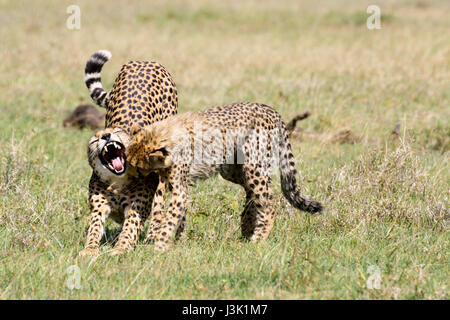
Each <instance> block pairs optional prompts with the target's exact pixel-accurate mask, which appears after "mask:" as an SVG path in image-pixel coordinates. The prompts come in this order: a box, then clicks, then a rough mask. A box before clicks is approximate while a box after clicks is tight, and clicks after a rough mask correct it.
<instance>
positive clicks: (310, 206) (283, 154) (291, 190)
mask: <svg viewBox="0 0 450 320" xmlns="http://www.w3.org/2000/svg"><path fill="white" fill-rule="evenodd" d="M280 139H281V143H280V149H279V150H280V153H279V156H280V158H279V168H280V175H281V190H282V191H283V195H284V196H285V197H286V199H287V200H288V201H289V203H290V204H291V205H292V206H293V207H295V208H297V209H300V210H302V211H306V212H309V213H316V212H320V211H322V209H323V207H322V204H321V203H320V202H318V201H316V200H314V199H312V198H310V197H309V196H307V195H304V194H302V192H301V189H300V187H299V186H298V185H297V179H296V178H295V177H296V175H297V169H295V163H294V155H293V154H292V150H291V144H290V143H289V140H288V132H287V130H286V128H285V126H284V124H283V126H282V128H281V135H280Z"/></svg>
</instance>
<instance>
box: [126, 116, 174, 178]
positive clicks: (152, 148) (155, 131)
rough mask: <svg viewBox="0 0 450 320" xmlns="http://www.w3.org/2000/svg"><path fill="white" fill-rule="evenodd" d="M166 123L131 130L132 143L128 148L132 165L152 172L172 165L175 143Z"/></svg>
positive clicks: (127, 152)
mask: <svg viewBox="0 0 450 320" xmlns="http://www.w3.org/2000/svg"><path fill="white" fill-rule="evenodd" d="M166 122H167V121H165V122H161V123H163V124H164V125H163V126H160V125H159V124H160V123H156V124H153V125H151V126H147V127H145V128H140V127H137V126H134V127H133V128H132V129H131V137H132V139H131V142H130V144H129V146H128V147H127V151H126V154H127V157H128V161H129V163H130V165H131V166H132V167H136V168H138V169H140V170H145V171H152V170H158V169H164V168H168V167H170V166H171V165H172V147H173V145H174V143H173V142H172V139H170V138H169V137H168V136H169V134H170V132H171V130H169V128H170V126H167V125H166Z"/></svg>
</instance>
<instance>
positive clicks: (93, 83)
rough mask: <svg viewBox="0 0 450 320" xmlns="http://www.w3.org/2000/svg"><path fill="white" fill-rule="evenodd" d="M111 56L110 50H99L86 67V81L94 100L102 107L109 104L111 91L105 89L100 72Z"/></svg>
mask: <svg viewBox="0 0 450 320" xmlns="http://www.w3.org/2000/svg"><path fill="white" fill-rule="evenodd" d="M111 57H112V54H111V52H109V51H108V50H99V51H97V52H96V53H94V54H93V55H92V56H91V57H90V58H89V60H88V61H87V63H86V68H85V69H84V82H85V83H86V87H87V88H88V89H89V94H90V95H91V98H92V100H94V102H95V103H96V104H98V105H99V106H100V107H105V108H106V106H107V105H108V101H109V92H106V91H105V90H104V89H103V86H102V79H101V76H100V73H101V71H102V68H103V65H104V64H105V63H106V61H108V60H109V59H111Z"/></svg>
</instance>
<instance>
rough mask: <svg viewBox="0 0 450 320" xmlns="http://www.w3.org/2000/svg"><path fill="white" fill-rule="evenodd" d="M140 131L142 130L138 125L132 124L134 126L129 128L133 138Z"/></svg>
mask: <svg viewBox="0 0 450 320" xmlns="http://www.w3.org/2000/svg"><path fill="white" fill-rule="evenodd" d="M141 130H142V128H141V127H140V126H139V125H137V124H134V125H133V126H132V127H131V131H130V133H131V135H132V136H135V135H136V134H137V133H139V131H141Z"/></svg>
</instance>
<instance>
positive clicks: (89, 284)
mask: <svg viewBox="0 0 450 320" xmlns="http://www.w3.org/2000/svg"><path fill="white" fill-rule="evenodd" d="M77 3H79V5H80V7H81V12H82V22H81V30H77V31H71V30H68V29H67V28H66V26H65V22H66V19H67V17H68V15H67V14H66V13H65V12H66V6H68V5H69V3H67V4H66V3H64V2H61V1H36V2H30V1H24V2H21V1H14V2H11V1H0V16H1V17H2V23H3V24H4V26H5V27H4V28H1V29H0V37H1V39H2V46H1V47H0V58H1V61H2V63H1V64H0V92H1V94H0V128H1V129H2V130H1V131H2V134H1V135H0V151H1V152H0V160H1V162H0V299H72V298H73V299H78V298H82V299H111V298H113V299H115V298H117V299H141V298H142V299H143V298H145V299H191V298H192V299H197V298H203V299H236V298H240V299H261V298H265V299H449V297H450V289H449V285H450V284H449V280H448V279H449V278H450V277H449V265H450V263H449V247H450V243H449V242H450V241H449V240H450V237H449V223H450V213H449V206H448V196H449V189H450V188H449V186H450V175H449V172H450V170H449V162H448V159H449V141H450V126H449V121H448V119H449V118H450V117H449V116H450V112H449V110H450V108H449V106H450V103H449V102H450V99H449V93H450V86H449V79H450V62H449V59H448V57H449V53H450V46H449V43H450V41H449V40H450V36H449V33H448V30H449V27H450V22H449V20H448V14H449V10H450V7H449V6H448V3H446V2H445V1H439V0H436V1H412V0H411V1H406V0H405V1H400V2H397V1H382V2H380V4H379V5H380V7H381V12H382V17H381V23H382V28H381V30H374V31H369V30H367V28H366V26H365V17H366V16H367V14H366V13H365V10H366V8H367V6H368V5H369V4H372V3H369V2H367V3H366V2H361V1H349V0H348V1H344V2H339V4H337V3H336V4H335V3H334V2H330V1H313V2H307V1H288V0H283V1H280V0H277V1H265V2H264V3H262V2H260V1H259V2H257V1H243V2H231V3H230V2H223V3H222V2H216V3H213V2H209V1H175V2H171V4H170V5H168V4H167V3H166V2H165V1H152V2H151V4H144V3H143V2H142V3H136V4H134V5H128V4H125V3H123V4H115V5H114V6H110V5H108V3H107V2H105V1H95V2H92V1H78V2H77ZM70 4H71V3H70ZM383 17H385V18H386V19H384V18H383ZM98 49H109V50H111V51H112V53H113V58H112V60H111V61H110V62H108V64H107V65H106V66H105V68H104V72H103V74H102V79H103V83H104V86H105V87H107V88H111V86H112V84H113V81H114V77H115V75H116V74H117V72H118V71H119V69H120V66H121V65H122V64H123V63H125V62H126V61H128V60H129V59H153V60H157V61H159V62H160V63H162V64H163V65H164V66H166V67H167V69H168V70H169V71H170V72H171V74H172V76H173V77H174V79H175V82H176V84H177V87H178V89H179V97H180V99H179V100H180V106H179V108H180V111H181V112H185V111H188V110H200V109H204V108H207V107H210V106H213V105H220V104H225V103H230V102H236V101H243V100H251V101H256V102H261V103H266V104H268V105H271V106H273V107H275V108H276V109H277V110H278V111H279V112H280V113H281V114H282V116H283V118H284V119H286V120H289V119H290V118H291V117H293V116H295V115H296V114H297V113H300V112H303V111H305V110H310V111H311V113H312V115H311V116H310V117H309V118H308V119H306V120H304V121H301V122H300V123H299V126H300V127H301V130H300V129H299V130H298V131H297V132H296V134H295V135H294V137H293V138H292V144H293V148H294V153H295V155H296V158H297V167H298V169H299V171H300V172H301V185H302V187H303V188H304V189H305V192H307V193H309V194H311V195H313V196H314V197H316V198H318V199H320V200H321V201H323V203H324V204H325V206H326V210H325V212H324V213H323V214H322V215H319V216H308V215H306V214H304V213H301V212H296V211H295V210H294V209H292V208H291V207H289V206H288V205H287V202H286V201H285V200H284V199H283V198H282V196H281V193H280V187H279V177H275V178H274V180H275V181H276V185H275V188H276V191H277V193H276V197H275V204H276V206H277V208H279V209H278V214H277V217H276V221H275V226H274V229H273V231H272V233H271V235H270V237H269V239H268V240H267V241H266V242H265V243H263V244H259V245H255V244H251V243H247V242H244V241H242V240H241V239H240V238H239V236H240V227H239V219H240V217H239V216H240V212H241V210H242V206H243V201H244V193H243V191H242V190H241V189H240V188H239V187H237V186H235V185H232V184H229V183H227V182H225V181H223V180H222V179H221V178H213V179H210V180H208V181H205V182H202V183H199V184H198V185H197V186H195V187H194V188H193V189H192V192H191V198H192V201H191V203H190V205H189V208H188V232H187V236H186V237H185V238H183V239H181V240H180V241H178V242H177V243H176V244H175V245H174V246H173V247H172V248H171V249H170V250H169V251H168V252H165V253H157V252H155V251H154V248H153V246H152V245H144V244H143V243H142V242H140V244H139V245H138V247H137V248H136V250H135V251H133V252H130V253H128V254H126V255H124V256H122V257H110V256H109V255H108V250H110V249H111V242H110V241H111V237H112V236H113V235H114V233H115V231H116V230H117V228H118V226H117V225H115V224H114V223H113V222H111V221H108V223H107V236H108V237H107V240H105V241H104V242H103V244H102V254H101V255H100V256H98V257H97V258H94V259H80V258H79V257H78V256H77V254H78V252H79V251H80V250H81V249H82V248H83V245H84V241H85V238H86V231H87V226H88V218H89V207H88V203H87V193H88V181H89V177H90V174H91V170H90V168H89V165H88V163H87V159H86V154H85V153H86V144H87V141H88V139H89V137H90V136H91V135H92V132H90V131H88V130H86V131H77V130H75V129H64V128H63V127H62V120H63V119H64V118H65V116H66V115H67V114H68V113H69V112H71V111H72V110H73V109H74V108H75V107H76V105H77V104H79V103H81V102H90V99H89V96H88V92H87V90H86V88H85V87H84V83H83V71H84V64H85V62H86V59H88V57H89V56H90V54H92V53H93V52H95V51H96V50H98ZM397 123H400V124H401V129H400V134H399V137H393V136H392V134H391V131H392V130H393V128H394V127H395V125H396V124H397ZM343 130H349V132H350V133H351V135H352V137H355V140H353V142H354V143H349V142H352V141H348V140H342V139H339V138H337V137H338V136H337V134H338V133H339V132H341V131H343ZM72 265H76V266H78V267H79V268H80V271H81V288H80V289H73V290H70V289H69V288H68V286H67V280H68V279H70V276H71V274H70V273H67V272H68V271H67V270H68V269H67V268H68V267H69V266H72ZM372 266H375V267H377V268H379V270H380V273H381V284H380V288H379V289H369V288H368V287H367V280H368V279H369V278H370V276H371V274H372V273H371V271H370V270H371V267H372Z"/></svg>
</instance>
